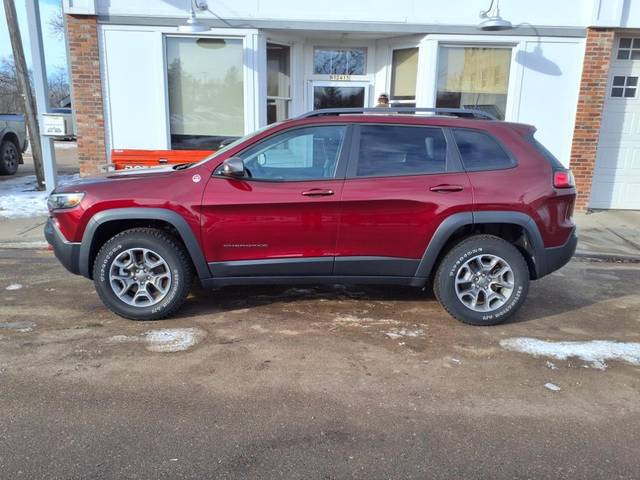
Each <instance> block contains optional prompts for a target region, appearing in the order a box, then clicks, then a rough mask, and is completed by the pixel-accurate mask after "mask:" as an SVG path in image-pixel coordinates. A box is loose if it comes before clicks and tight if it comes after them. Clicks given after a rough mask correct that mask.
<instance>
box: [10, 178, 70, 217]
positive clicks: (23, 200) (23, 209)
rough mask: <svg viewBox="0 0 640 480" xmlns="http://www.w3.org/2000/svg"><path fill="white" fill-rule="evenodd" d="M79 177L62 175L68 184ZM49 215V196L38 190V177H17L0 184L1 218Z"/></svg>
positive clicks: (61, 180) (61, 181) (62, 179)
mask: <svg viewBox="0 0 640 480" xmlns="http://www.w3.org/2000/svg"><path fill="white" fill-rule="evenodd" d="M77 178H79V176H78V175H60V176H59V177H58V183H59V184H62V183H68V182H70V181H72V180H76V179H77ZM46 214H47V194H46V193H45V192H41V191H38V190H37V189H36V176H35V175H29V176H26V177H15V178H10V179H8V180H3V181H2V182H0V217H5V218H29V217H38V216H42V215H46Z"/></svg>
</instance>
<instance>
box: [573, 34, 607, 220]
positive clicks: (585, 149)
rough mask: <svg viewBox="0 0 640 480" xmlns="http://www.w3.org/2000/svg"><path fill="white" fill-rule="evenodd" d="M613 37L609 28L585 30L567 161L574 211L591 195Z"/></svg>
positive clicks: (582, 207)
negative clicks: (573, 190) (571, 176)
mask: <svg viewBox="0 0 640 480" xmlns="http://www.w3.org/2000/svg"><path fill="white" fill-rule="evenodd" d="M614 36H615V30H613V29H602V28H588V29H587V44H586V50H585V54H584V64H583V66H582V79H581V81H580V93H579V95H578V107H577V111H576V124H575V128H574V131H573V143H572V145H571V163H570V166H571V170H573V174H574V175H575V177H576V185H577V187H578V199H577V201H576V210H577V211H584V210H585V209H586V208H587V206H588V204H589V196H590V195H591V181H592V179H593V170H594V167H595V164H596V150H597V148H598V136H599V134H600V123H601V121H602V109H603V107H604V100H605V97H606V95H607V82H608V79H609V64H610V63H611V52H612V50H613V47H614Z"/></svg>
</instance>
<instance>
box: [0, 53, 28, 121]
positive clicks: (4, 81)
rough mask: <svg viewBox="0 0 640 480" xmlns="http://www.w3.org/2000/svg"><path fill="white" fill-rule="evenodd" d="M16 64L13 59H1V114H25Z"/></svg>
mask: <svg viewBox="0 0 640 480" xmlns="http://www.w3.org/2000/svg"><path fill="white" fill-rule="evenodd" d="M23 111H24V102H23V101H22V96H21V95H20V91H19V89H18V79H17V73H16V64H15V62H14V61H13V58H12V57H3V58H0V113H23Z"/></svg>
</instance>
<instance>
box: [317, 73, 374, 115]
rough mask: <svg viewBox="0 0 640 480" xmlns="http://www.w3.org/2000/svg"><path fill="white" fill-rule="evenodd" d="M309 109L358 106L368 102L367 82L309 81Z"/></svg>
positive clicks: (365, 104)
mask: <svg viewBox="0 0 640 480" xmlns="http://www.w3.org/2000/svg"><path fill="white" fill-rule="evenodd" d="M307 98H308V99H309V102H310V104H309V110H319V109H321V108H359V107H366V106H367V105H368V104H369V83H368V82H348V81H344V82H334V81H325V80H310V81H309V95H308V97H307Z"/></svg>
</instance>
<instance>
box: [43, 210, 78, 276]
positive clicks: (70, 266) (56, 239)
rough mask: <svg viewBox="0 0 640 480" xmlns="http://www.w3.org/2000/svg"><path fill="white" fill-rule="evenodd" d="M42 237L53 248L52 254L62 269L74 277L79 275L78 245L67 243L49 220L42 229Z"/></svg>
mask: <svg viewBox="0 0 640 480" xmlns="http://www.w3.org/2000/svg"><path fill="white" fill-rule="evenodd" d="M44 237H45V238H46V239H47V242H48V243H49V245H51V246H52V247H53V253H54V254H55V256H56V258H57V259H58V260H59V261H60V263H62V265H63V266H64V268H66V269H67V270H69V271H70V272H71V273H75V274H76V275H79V274H80V267H79V264H80V261H79V260H80V244H79V243H74V242H69V241H67V239H66V238H64V235H62V233H61V232H60V230H59V229H58V227H57V226H56V224H55V223H53V220H52V219H51V218H49V220H47V224H46V225H45V227H44Z"/></svg>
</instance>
